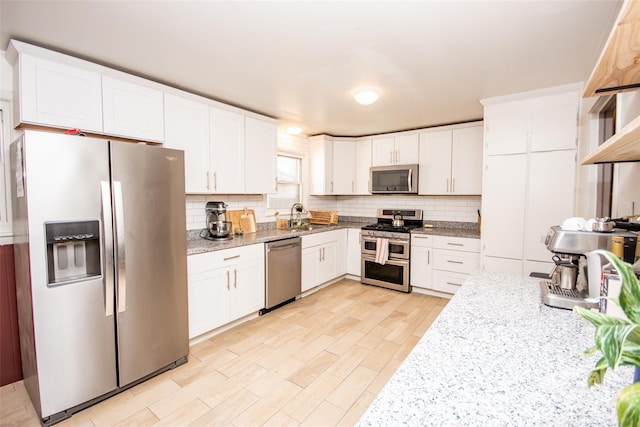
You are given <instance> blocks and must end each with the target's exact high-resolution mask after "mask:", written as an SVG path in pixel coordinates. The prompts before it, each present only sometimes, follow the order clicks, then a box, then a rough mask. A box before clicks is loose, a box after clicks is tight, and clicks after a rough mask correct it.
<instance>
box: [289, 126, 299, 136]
mask: <svg viewBox="0 0 640 427" xmlns="http://www.w3.org/2000/svg"><path fill="white" fill-rule="evenodd" d="M301 132H302V128H301V127H300V126H289V127H288V128H287V133H289V134H291V135H299V134H300V133H301Z"/></svg>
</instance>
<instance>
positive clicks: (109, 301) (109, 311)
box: [100, 181, 115, 316]
mask: <svg viewBox="0 0 640 427" xmlns="http://www.w3.org/2000/svg"><path fill="white" fill-rule="evenodd" d="M100 188H101V190H102V228H103V230H104V231H103V234H104V240H103V242H102V250H103V254H104V276H103V277H104V279H103V284H104V315H105V316H111V315H113V310H114V303H115V301H114V296H113V293H114V284H113V232H112V229H113V217H112V216H111V189H110V188H109V182H107V181H100Z"/></svg>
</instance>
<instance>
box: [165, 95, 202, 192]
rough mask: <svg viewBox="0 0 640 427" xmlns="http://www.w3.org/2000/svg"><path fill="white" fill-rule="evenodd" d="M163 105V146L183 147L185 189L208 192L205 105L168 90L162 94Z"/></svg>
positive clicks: (179, 148) (180, 148) (187, 190)
mask: <svg viewBox="0 0 640 427" xmlns="http://www.w3.org/2000/svg"><path fill="white" fill-rule="evenodd" d="M164 105H165V142H164V146H165V147H167V148H175V149H178V150H183V151H184V170H185V191H186V192H187V193H208V192H210V191H211V185H212V178H211V151H210V147H209V106H208V105H207V104H205V103H202V102H198V101H194V100H191V99H186V98H182V97H179V96H175V95H171V94H165V97H164Z"/></svg>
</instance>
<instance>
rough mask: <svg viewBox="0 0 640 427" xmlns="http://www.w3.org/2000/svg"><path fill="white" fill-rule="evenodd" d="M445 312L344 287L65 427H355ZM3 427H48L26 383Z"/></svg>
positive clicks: (414, 300)
mask: <svg viewBox="0 0 640 427" xmlns="http://www.w3.org/2000/svg"><path fill="white" fill-rule="evenodd" d="M446 304H447V300H445V299H442V298H437V297H433V296H428V295H422V294H416V293H409V294H406V293H402V292H396V291H391V290H388V289H384V288H379V287H375V286H366V285H362V284H361V283H359V282H356V281H353V280H342V281H340V282H337V283H335V284H332V285H330V286H327V287H325V288H323V289H320V290H318V291H317V292H315V293H313V294H311V295H308V296H307V297H305V298H302V299H299V300H297V301H295V302H292V303H290V304H287V305H285V306H283V307H280V308H278V309H277V310H274V311H272V312H270V313H267V314H265V315H263V316H259V317H257V318H254V319H251V320H249V321H247V322H245V323H243V324H240V325H238V326H235V327H234V328H232V329H229V330H226V331H224V332H222V333H220V334H218V335H215V336H213V337H211V338H209V339H206V340H203V341H201V342H199V343H197V344H194V345H192V346H191V347H190V354H189V361H188V363H186V364H184V365H182V366H180V367H178V368H176V369H174V370H170V371H167V372H165V373H163V374H160V375H158V376H157V377H155V378H152V379H150V380H148V381H146V382H144V383H142V384H139V385H137V386H136V387H133V388H131V389H129V390H126V391H124V392H122V393H120V394H118V395H116V396H113V397H111V398H110V399H107V400H106V401H103V402H100V403H98V404H96V405H94V406H92V407H89V408H87V409H85V410H83V411H81V412H79V413H77V414H75V415H73V416H72V417H71V418H70V419H68V420H65V421H63V422H61V423H60V424H58V425H59V426H60V427H101V426H113V425H117V426H120V427H123V426H136V427H138V426H146V425H168V426H180V427H182V426H187V425H189V426H198V427H201V426H202V427H204V426H207V427H208V426H218V425H221V426H237V427H240V426H242V427H245V426H251V427H253V426H261V425H262V426H279V427H280V426H298V425H311V426H321V427H325V426H332V425H340V426H351V425H354V424H356V423H357V421H358V420H359V418H360V417H361V416H362V414H363V413H364V412H365V411H366V409H367V408H368V406H369V405H370V404H371V402H372V401H373V399H375V396H376V395H377V394H378V393H379V392H380V390H382V388H383V387H384V385H385V384H386V383H387V381H388V380H389V379H390V378H391V377H392V376H393V374H394V372H395V371H396V370H397V369H398V367H399V366H400V364H401V363H402V361H403V360H404V359H405V358H406V357H407V355H408V354H409V353H410V352H411V350H412V349H413V347H414V346H415V345H416V343H417V342H418V341H419V340H420V338H421V337H422V335H424V333H425V332H426V331H427V329H428V328H429V327H430V326H431V324H432V323H433V322H434V321H435V319H436V318H437V316H438V315H439V314H440V312H441V311H442V310H443V308H444V307H445V306H446ZM0 425H2V426H3V427H4V426H20V427H30V426H33V427H37V426H39V425H40V423H39V420H38V417H37V415H36V414H35V410H34V408H33V405H32V404H31V401H30V400H29V397H28V395H27V393H26V390H25V388H24V383H23V382H22V381H20V382H17V383H14V384H10V385H8V386H4V387H1V388H0ZM56 427H57V426H56Z"/></svg>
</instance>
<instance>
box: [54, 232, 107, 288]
mask: <svg viewBox="0 0 640 427" xmlns="http://www.w3.org/2000/svg"><path fill="white" fill-rule="evenodd" d="M44 226H45V233H46V239H47V277H48V284H49V286H56V285H62V284H65V283H69V282H76V281H80V280H85V279H88V278H92V277H96V276H100V275H101V274H102V272H101V267H100V223H99V222H98V221H80V222H48V223H45V225H44Z"/></svg>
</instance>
